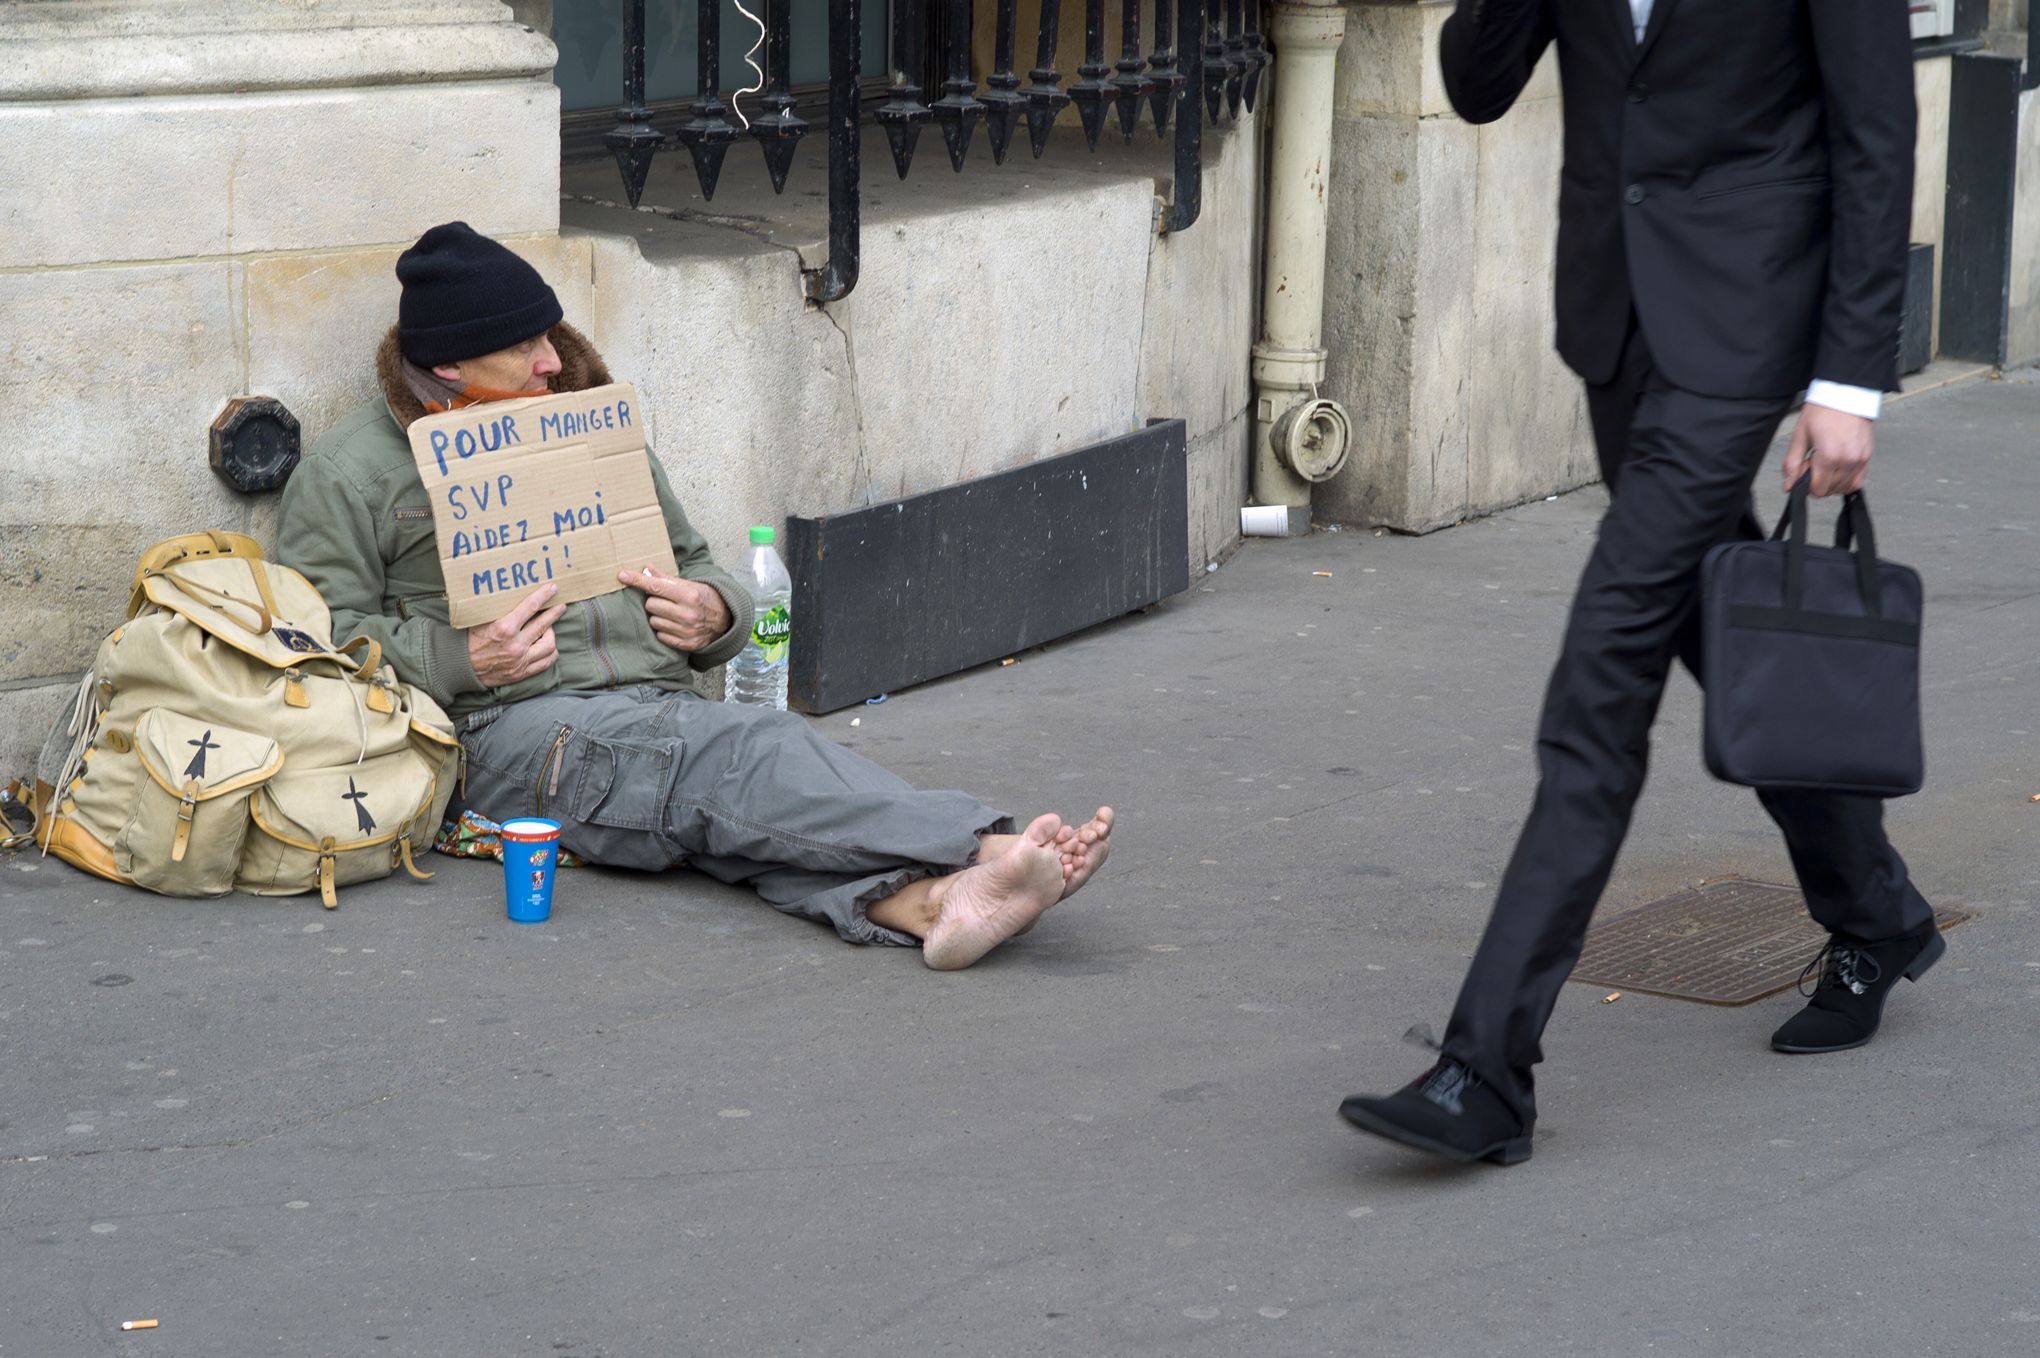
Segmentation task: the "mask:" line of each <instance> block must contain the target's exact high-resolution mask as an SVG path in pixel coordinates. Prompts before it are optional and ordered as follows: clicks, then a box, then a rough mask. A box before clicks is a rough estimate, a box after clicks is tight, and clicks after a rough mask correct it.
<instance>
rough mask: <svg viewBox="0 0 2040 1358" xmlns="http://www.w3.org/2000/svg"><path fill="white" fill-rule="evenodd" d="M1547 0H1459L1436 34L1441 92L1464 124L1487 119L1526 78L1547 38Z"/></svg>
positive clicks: (1511, 99)
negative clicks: (1443, 84) (1442, 28)
mask: <svg viewBox="0 0 2040 1358" xmlns="http://www.w3.org/2000/svg"><path fill="white" fill-rule="evenodd" d="M1548 3H1549V0H1459V6H1458V8H1457V9H1455V10H1453V11H1452V17H1451V18H1449V19H1447V20H1446V21H1445V27H1444V30H1443V31H1442V32H1440V33H1439V35H1438V67H1439V70H1440V72H1441V73H1442V74H1443V75H1444V77H1445V97H1446V98H1448V99H1450V100H1451V101H1452V108H1453V110H1454V111H1455V112H1456V113H1458V114H1459V116H1460V117H1462V118H1464V119H1466V121H1467V122H1469V123H1491V122H1493V121H1494V120H1495V119H1497V118H1499V117H1501V116H1502V115H1503V114H1504V113H1507V112H1508V111H1509V106H1510V105H1511V104H1513V103H1515V102H1516V96H1517V95H1519V94H1521V93H1522V92H1523V87H1524V86H1525V85H1527V84H1529V83H1530V74H1531V72H1533V71H1535V70H1536V69H1537V59H1538V58H1539V57H1541V56H1543V55H1544V49H1545V47H1546V45H1547V44H1549V43H1550V42H1551V31H1552V30H1551V15H1550V14H1549V12H1548V11H1547V10H1546V5H1547V4H1548Z"/></svg>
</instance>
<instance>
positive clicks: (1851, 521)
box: [1771, 472, 1884, 618]
mask: <svg viewBox="0 0 2040 1358" xmlns="http://www.w3.org/2000/svg"><path fill="white" fill-rule="evenodd" d="M1812 493H1813V473H1812V472H1808V473H1806V474H1805V475H1804V476H1802V477H1800V478H1799V480H1798V482H1797V484H1795V485H1794V486H1793V487H1792V494H1791V495H1790V496H1789V497H1788V498H1787V500H1786V504H1785V512H1784V513H1783V514H1781V515H1779V517H1778V527H1777V528H1776V529H1775V530H1774V531H1773V532H1772V534H1771V541H1773V542H1777V541H1779V540H1780V539H1784V541H1785V608H1786V610H1787V611H1788V612H1792V613H1797V612H1799V611H1800V603H1801V600H1802V598H1803V597H1804V595H1805V592H1806V501H1807V497H1808V496H1810V495H1811V494H1812ZM1788 528H1789V529H1790V530H1791V535H1790V536H1789V537H1787V535H1786V530H1787V529H1788ZM1835 546H1836V547H1837V548H1839V549H1840V550H1842V551H1845V552H1846V551H1849V550H1850V548H1851V547H1852V546H1853V547H1854V549H1855V552H1854V554H1855V557H1856V588H1857V590H1858V592H1859V593H1861V594H1862V596H1863V613H1864V615H1865V616H1866V617H1872V618H1881V617H1883V616H1884V606H1883V603H1882V601H1881V600H1880V599H1879V598H1878V589H1877V531H1876V529H1874V528H1872V527H1871V525H1870V502H1869V501H1868V500H1866V499H1864V498H1863V492H1862V491H1860V490H1852V491H1850V492H1849V493H1848V494H1847V495H1845V496H1843V497H1842V513H1841V517H1840V518H1838V519H1837V520H1835Z"/></svg>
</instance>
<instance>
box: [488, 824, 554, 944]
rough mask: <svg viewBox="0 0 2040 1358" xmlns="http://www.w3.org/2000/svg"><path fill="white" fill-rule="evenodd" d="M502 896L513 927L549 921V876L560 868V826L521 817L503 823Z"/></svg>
mask: <svg viewBox="0 0 2040 1358" xmlns="http://www.w3.org/2000/svg"><path fill="white" fill-rule="evenodd" d="M502 837H503V893H504V897H505V899H506V901H507V902H508V904H509V908H510V919H511V922H512V923H515V924H543V923H545V922H546V921H547V920H549V919H551V918H552V899H553V875H554V874H555V873H557V872H558V871H559V866H560V823H559V822H558V821H556V820H539V819H537V818H536V817H525V818H524V819H522V820H509V821H504V822H503V830H502Z"/></svg>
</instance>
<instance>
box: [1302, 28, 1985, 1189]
mask: <svg viewBox="0 0 2040 1358" xmlns="http://www.w3.org/2000/svg"><path fill="white" fill-rule="evenodd" d="M1552 42H1556V43H1557V44H1558V55H1559V73H1560V80H1561V82H1562V85H1563V91H1564V99H1565V169H1564V172H1563V174H1562V176H1561V178H1560V183H1559V225H1558V260H1557V294H1558V295H1557V312H1558V351H1559V354H1560V356H1561V357H1563V358H1564V359H1565V361H1566V363H1567V365H1568V366H1570V367H1571V368H1572V369H1573V371H1574V372H1576V373H1578V374H1579V375H1580V377H1581V378H1582V380H1584V381H1585V383H1586V386H1587V406H1588V411H1589V414H1590V416H1591V419H1592V424H1593V430H1594V443H1595V447H1596V451H1597V452H1598V454H1599V458H1600V464H1601V474H1602V479H1603V480H1604V481H1605V482H1606V483H1607V486H1608V489H1609V492H1610V494H1611V497H1612V503H1611V504H1610V507H1609V509H1608V513H1607V516H1606V517H1605V518H1604V519H1603V520H1602V523H1601V529H1600V536H1599V540H1598V541H1597V543H1596V544H1595V547H1594V549H1593V553H1592V555H1591V557H1590V558H1589V560H1588V563H1587V567H1586V570H1585V573H1584V574H1583V576H1582V578H1581V580H1580V586H1579V592H1578V594H1577V595H1576V596H1575V598H1574V600H1573V606H1572V613H1571V616H1570V619H1569V621H1568V623H1567V628H1566V634H1565V641H1564V645H1563V648H1562V650H1561V653H1560V655H1559V659H1558V664H1557V667H1556V668H1555V670H1554V671H1553V673H1552V676H1551V682H1550V687H1549V689H1548V691H1547V693H1546V697H1545V703H1544V711H1543V716H1542V719H1541V722H1540V725H1539V729H1538V765H1539V771H1540V782H1539V786H1538V791H1537V797H1536V801H1535V803H1534V804H1533V806H1532V808H1531V811H1530V816H1529V820H1528V822H1527V823H1526V824H1525V825H1524V828H1523V832H1522V837H1521V839H1520V840H1519V841H1518V843H1517V845H1516V850H1515V853H1514V855H1513V857H1512V858H1511V859H1510V862H1509V865H1508V869H1507V871H1506V872H1505V874H1504V875H1503V878H1502V882H1501V887H1500V890H1499V892H1498V896H1497V900H1496V902H1495V908H1494V914H1493V916H1492V917H1491V918H1490V920H1489V921H1488V926H1487V931H1486V933H1485V934H1484V935H1483V936H1482V938H1481V942H1480V947H1479V949H1478V951H1477V952H1476V953H1475V954H1474V958H1473V962H1472V965H1471V967H1470V968H1469V970H1468V972H1467V976H1466V981H1465V984H1464V986H1463V987H1462V989H1461V991H1460V994H1459V1001H1458V1004H1457V1005H1456V1006H1455V1007H1454V1009H1453V1013H1452V1018H1451V1022H1450V1025H1449V1026H1448V1028H1447V1030H1446V1034H1445V1040H1444V1043H1443V1045H1442V1048H1441V1050H1440V1054H1439V1060H1438V1061H1437V1063H1436V1064H1435V1065H1434V1066H1433V1067H1432V1068H1431V1069H1430V1070H1429V1071H1427V1072H1425V1073H1424V1074H1423V1075H1422V1076H1420V1077H1419V1078H1418V1079H1416V1080H1415V1081H1413V1082H1411V1083H1410V1084H1409V1085H1407V1086H1406V1087H1404V1088H1403V1089H1401V1090H1399V1091H1397V1092H1396V1093H1394V1094H1391V1095H1387V1096H1385V1097H1364V1096H1355V1097H1353V1098H1349V1099H1347V1100H1346V1101H1345V1103H1344V1104H1343V1105H1342V1106H1341V1108H1340V1112H1341V1113H1342V1114H1343V1115H1344V1116H1345V1117H1346V1118H1347V1120H1348V1121H1350V1122H1352V1123H1353V1124H1354V1125H1355V1126H1357V1127H1360V1128H1362V1129H1363V1130H1365V1131H1369V1132H1373V1133H1376V1134H1378V1135H1380V1136H1384V1137H1387V1138H1389V1139H1391V1140H1394V1141H1397V1142H1400V1143H1402V1144H1404V1145H1408V1146H1414V1147H1418V1148H1420V1149H1423V1150H1427V1151H1431V1152H1434V1153H1436V1154H1438V1155H1442V1156H1445V1157H1447V1158H1449V1159H1453V1160H1458V1161H1473V1160H1482V1159H1485V1160H1490V1161H1494V1162H1497V1163H1500V1164H1515V1163H1517V1162H1519V1161H1521V1160H1525V1159H1528V1158H1529V1155H1530V1135H1531V1128H1532V1126H1533V1124H1534V1123H1535V1120H1536V1104H1535V1101H1534V1098H1533V1094H1532V1077H1531V1067H1532V1066H1534V1065H1535V1064H1536V1063H1537V1062H1538V1061H1540V1060H1542V1059H1543V1053H1542V1051H1541V1049H1540V1047H1539V1039H1540V1037H1541V1035H1542V1033H1543V1031H1544V1025H1545V1023H1546V1021H1547V1020H1548V1019H1549V1018H1550V1015H1551V1010H1552V1006H1553V1005H1554V1004H1555V1003H1556V1002H1557V998H1558V992H1559V987H1560V986H1561V985H1562V984H1563V983H1564V981H1565V978H1566V976H1567V974H1568V973H1569V972H1570V971H1571V970H1572V966H1573V963H1574V962H1575V961H1577V960H1578V958H1579V953H1580V948H1581V944H1582V941H1583V939H1584V937H1585V933H1586V928H1587V923H1588V920H1589V918H1590V917H1591V915H1592V913H1593V909H1594V905H1595V902H1596V901H1597V899H1598V898H1599V897H1600V894H1601V892H1602V890H1603V888H1604V887H1605V886H1606V884H1607V881H1608V876H1609V873H1610V872H1611V871H1612V870H1613V867H1614V863H1615V856H1616V853H1617V851H1618V850H1619V849H1620V847H1621V844H1622V839H1623V836H1624V834H1625V832H1626V831H1627V829H1628V825H1629V818H1630V814H1631V812H1632V810H1633V809H1634V807H1635V804H1636V799H1637V796H1638V794H1639V793H1640V792H1641V791H1642V789H1643V781H1644V770H1645V764H1646V762H1647V756H1648V751H1649V742H1650V727H1651V722H1652V720H1653V718H1654V717H1655V716H1656V713H1657V707H1658V701H1659V698H1660V697H1661V696H1662V695H1663V692H1664V686H1665V679H1666V675H1667V673H1668V671H1669V669H1670V667H1671V664H1672V661H1673V659H1674V658H1677V659H1679V660H1682V661H1683V662H1685V664H1686V666H1687V667H1688V668H1689V669H1691V670H1692V671H1693V672H1694V674H1695V675H1696V676H1697V675H1698V673H1699V669H1700V658H1699V654H1698V643H1699V629H1698V617H1697V608H1696V604H1697V600H1698V590H1699V579H1700V565H1701V560H1702V558H1703V557H1705V555H1706V554H1707V551H1708V549H1709V548H1711V547H1713V546H1714V545H1715V544H1717V543H1720V542H1724V541H1728V540H1731V539H1733V538H1736V537H1744V538H1750V537H1758V536H1761V530H1760V529H1759V528H1758V526H1757V524H1756V521H1755V519H1754V518H1753V517H1752V514H1751V501H1750V486H1751V482H1752V481H1753V480H1754V479H1755V476H1756V474H1757V471H1758V470H1759V468H1760V466H1761V464H1762V462H1763V459H1764V454H1765V451H1766V449H1767V448H1768V446H1769V444H1770V442H1771V438H1772V435H1773V434H1774V432H1775V431H1776V430H1777V428H1778V424H1779V421H1780V420H1782V419H1783V418H1784V416H1785V414H1786V412H1787V411H1788V410H1789V409H1790V407H1791V405H1792V403H1793V402H1794V400H1795V399H1797V398H1799V396H1800V394H1801V393H1804V400H1805V405H1804V409H1803V410H1802V412H1801V414H1800V417H1799V422H1798V425H1797V427H1796V429H1795V430H1794V433H1793V436H1792V442H1791V448H1790V451H1789V452H1788V454H1787V456H1786V459H1785V482H1786V484H1787V485H1788V486H1790V485H1791V484H1792V483H1793V482H1795V481H1796V480H1798V478H1799V477H1800V475H1801V474H1802V473H1807V472H1810V473H1811V475H1812V478H1813V487H1812V489H1813V493H1814V494H1815V495H1834V494H1842V493H1846V492H1849V491H1853V490H1856V489H1858V488H1859V487H1860V486H1861V485H1862V484H1863V477H1864V472H1865V470H1866V468H1867V466H1868V464H1869V461H1870V454H1871V447H1872V443H1873V440H1874V431H1875V428H1876V425H1875V420H1876V417H1877V414H1878V405H1879V402H1880V400H1881V393H1883V392H1885V391H1890V390H1893V389H1895V388H1896V386H1897V379H1898V374H1897V353H1898V328H1899V314H1900V302H1901V295H1902V292H1903V286H1904V277H1905V257H1906V239H1907V235H1908V229H1909V226H1910V222H1911V207H1912V156H1913V119H1914V112H1913V97H1912V88H1913V77H1912V59H1911V50H1910V47H1911V42H1910V37H1909V34H1908V24H1907V18H1906V3H1905V0H1459V4H1458V8H1457V11H1456V12H1455V13H1454V14H1453V15H1452V16H1451V17H1450V18H1449V19H1448V20H1446V23H1445V26H1444V30H1443V33H1442V36H1441V39H1440V45H1441V62H1442V65H1443V68H1444V71H1443V73H1444V80H1445V88H1446V91H1447V93H1448V95H1449V96H1450V98H1451V100H1452V106H1453V107H1454V108H1455V109H1456V110H1458V112H1459V114H1460V116H1461V117H1463V118H1465V119H1466V120H1467V121H1468V122H1472V123H1485V122H1491V121H1493V120H1494V119H1496V118H1499V117H1501V116H1502V115H1503V114H1504V113H1506V112H1507V111H1508V109H1509V106H1510V104H1512V103H1513V102H1514V101H1515V99H1516V96H1517V95H1518V94H1519V93H1520V92H1521V91H1522V89H1523V86H1524V84H1525V83H1526V82H1527V81H1528V80H1529V78H1530V75H1531V72H1532V71H1533V70H1534V69H1535V67H1536V65H1537V62H1538V59H1539V57H1540V56H1541V55H1542V54H1543V52H1544V49H1545V47H1546V46H1547V45H1548V44H1550V43H1552ZM1759 797H1760V798H1761V800H1762V802H1763V805H1764V809H1765V810H1766V811H1767V812H1769V813H1770V815H1771V817H1772V819H1774V820H1775V821H1777V823H1778V827H1779V829H1780V830H1782V831H1783V832H1784V835H1785V841H1786V845H1787V847H1788V848H1789V850H1790V853H1791V857H1792V863H1793V867H1794V869H1795V870H1796V871H1797V873H1798V876H1799V882H1800V886H1801V888H1802V889H1803V891H1804V892H1805V895H1806V900H1807V905H1808V907H1809V909H1810V910H1811V911H1812V913H1813V915H1814V918H1816V919H1817V920H1819V922H1820V923H1821V924H1822V925H1824V926H1825V927H1826V928H1827V929H1828V931H1829V933H1830V935H1831V938H1830V941H1829V943H1828V946H1827V948H1826V950H1825V951H1824V952H1823V954H1822V956H1821V959H1820V967H1819V980H1818V983H1817V985H1816V989H1815V991H1814V993H1813V996H1812V999H1811V1002H1810V1003H1809V1004H1808V1005H1807V1007H1806V1008H1805V1009H1804V1010H1803V1011H1802V1012H1800V1013H1799V1014H1797V1015H1795V1016H1794V1017H1793V1018H1792V1019H1791V1021H1789V1022H1787V1023H1786V1024H1785V1025H1784V1026H1783V1027H1781V1028H1780V1029H1778V1031H1777V1032H1776V1033H1775V1034H1774V1035H1773V1036H1772V1039H1771V1045H1772V1046H1773V1047H1775V1048H1776V1049H1777V1050H1779V1051H1781V1052H1795V1053H1808V1052H1829V1051H1840V1050H1842V1049H1844V1048H1848V1047H1856V1046H1861V1045H1862V1044H1863V1043H1865V1042H1867V1041H1869V1040H1870V1037H1871V1035H1872V1034H1873V1033H1874V1032H1875V1031H1876V1029H1877V1024H1878V1019H1879V1017H1880V1015H1881V1013H1882V1010H1883V1006H1884V1000H1885V996H1886V994H1887V992H1888V991H1889V990H1890V989H1891V987H1892V985H1893V984H1895V983H1896V982H1897V980H1898V978H1899V977H1900V976H1905V977H1908V978H1909V979H1918V977H1919V976H1920V975H1921V974H1922V973H1923V972H1925V970H1926V969H1927V967H1928V966H1930V965H1932V963H1933V962H1934V961H1935V960H1936V959H1938V958H1939V957H1940V955H1941V953H1942V952H1943V950H1944V948H1945V945H1944V944H1943V942H1942V940H1941V937H1940V935H1939V934H1938V933H1937V932H1936V931H1935V928H1934V921H1933V911H1932V910H1931V909H1930V908H1929V906H1928V905H1927V903H1926V901H1925V900H1924V899H1922V898H1921V896H1920V893H1919V892H1918V891H1917V890H1915V889H1914V887H1913V885H1912V882H1911V880H1910V878H1909V877H1908V875H1907V872H1906V866H1905V862H1904V860H1903V859H1901V858H1900V857H1899V855H1898V853H1897V851H1896V850H1894V849H1893V848H1892V846H1891V844H1890V841H1889V840H1887V839H1886V837H1885V834H1884V827H1883V805H1882V803H1881V802H1879V801H1877V800H1875V799H1873V798H1869V797H1860V796H1848V795H1839V794H1832V793H1818V792H1772V791H1766V792H1762V793H1760V794H1759Z"/></svg>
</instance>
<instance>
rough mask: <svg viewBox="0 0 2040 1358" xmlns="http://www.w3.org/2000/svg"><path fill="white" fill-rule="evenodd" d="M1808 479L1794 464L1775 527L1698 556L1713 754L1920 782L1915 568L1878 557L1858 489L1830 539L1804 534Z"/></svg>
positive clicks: (1729, 762)
mask: <svg viewBox="0 0 2040 1358" xmlns="http://www.w3.org/2000/svg"><path fill="white" fill-rule="evenodd" d="M1807 492H1808V480H1807V478H1801V480H1800V482H1799V484H1798V485H1797V486H1794V487H1793V489H1792V497H1791V502H1790V503H1789V504H1788V505H1787V506H1786V509H1785V513H1784V515H1783V516H1782V517H1781V518H1780V519H1779V521H1778V530H1777V531H1776V532H1775V533H1773V534H1772V535H1771V540H1770V541H1768V542H1731V543H1726V544H1724V545H1722V546H1719V547H1716V548H1714V550H1712V551H1710V552H1709V553H1708V554H1707V560H1706V563H1705V565H1704V566H1703V567H1702V578H1701V593H1700V612H1701V627H1702V629H1703V638H1702V646H1703V656H1704V658H1703V660H1702V662H1701V663H1702V669H1703V671H1704V678H1705V680H1706V689H1707V701H1706V716H1705V729H1704V735H1703V744H1704V748H1705V754H1706V758H1707V768H1708V770H1709V772H1711V773H1713V774H1714V776H1715V777H1717V778H1722V779H1726V780H1727V781H1729V782H1731V783H1741V784H1743V785H1744V786H1746V787H1756V788H1817V789H1820V790H1823V791H1828V792H1857V793H1866V794H1868V795H1870V796H1873V797H1902V796H1905V795H1906V794H1907V793H1912V792H1917V791H1919V789H1920V784H1921V782H1922V780H1923V779H1924V777H1925V766H1924V760H1923V756H1922V754H1921V749H1920V577H1919V573H1918V572H1917V571H1915V570H1913V569H1912V568H1911V567H1909V566H1900V565H1897V564H1895V563H1893V562H1889V561H1880V560H1878V558H1877V542H1876V538H1875V536H1874V535H1873V534H1872V532H1871V528H1870V509H1869V506H1868V505H1866V504H1865V503H1864V500H1863V497H1862V495H1861V494H1856V495H1850V496H1848V497H1846V498H1845V499H1844V501H1843V503H1842V512H1841V518H1840V520H1839V521H1838V522H1837V523H1836V525H1835V545H1834V546H1832V547H1819V546H1814V547H1809V546H1807V544H1806V499H1807Z"/></svg>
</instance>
